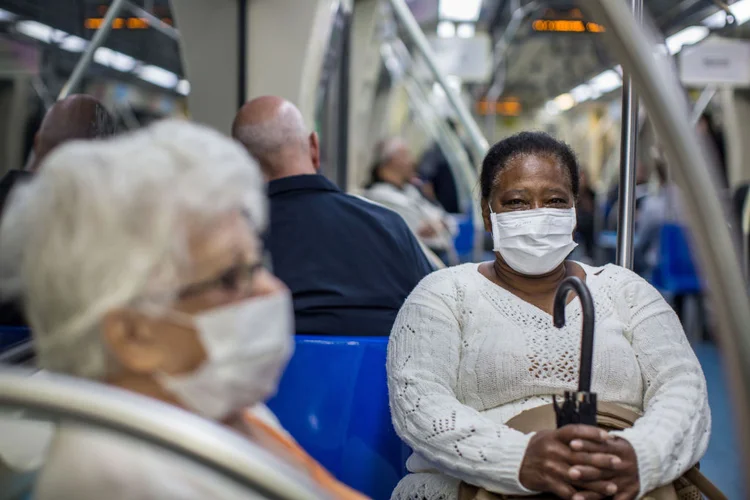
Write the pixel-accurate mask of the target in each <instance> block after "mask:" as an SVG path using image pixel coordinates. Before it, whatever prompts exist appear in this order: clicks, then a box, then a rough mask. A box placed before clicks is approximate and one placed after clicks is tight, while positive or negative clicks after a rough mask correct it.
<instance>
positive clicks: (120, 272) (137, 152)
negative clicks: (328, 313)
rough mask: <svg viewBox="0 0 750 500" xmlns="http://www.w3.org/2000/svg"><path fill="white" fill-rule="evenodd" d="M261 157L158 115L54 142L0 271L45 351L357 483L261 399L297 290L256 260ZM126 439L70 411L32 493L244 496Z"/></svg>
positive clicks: (2, 254)
mask: <svg viewBox="0 0 750 500" xmlns="http://www.w3.org/2000/svg"><path fill="white" fill-rule="evenodd" d="M266 217H267V213H266V197H265V194H264V192H263V180H262V177H261V173H260V171H259V169H258V167H257V165H256V164H255V163H254V162H253V161H252V160H251V159H250V157H249V156H248V155H247V153H246V152H245V151H244V150H242V148H241V147H239V146H238V145H236V144H235V143H234V142H233V141H231V140H229V139H227V138H225V137H223V136H221V135H220V134H218V133H216V132H214V131H211V130H209V129H206V128H203V127H199V126H196V125H191V124H189V123H183V122H165V123H162V124H158V125H156V126H154V127H151V128H149V129H148V130H145V131H142V132H137V133H135V134H132V135H129V136H126V137H122V138H119V139H113V140H109V141H102V142H99V143H83V142H75V143H73V144H70V145H67V146H63V147H61V148H60V149H59V151H55V152H54V153H53V154H51V155H50V156H49V157H48V158H47V159H45V161H44V162H43V163H42V165H41V169H40V173H39V174H38V175H37V176H35V178H34V180H33V181H32V182H30V183H29V184H28V185H26V186H24V187H23V188H21V189H19V190H18V191H17V192H16V194H15V195H14V196H13V198H12V199H11V202H10V205H9V206H8V208H7V209H6V213H5V216H4V218H3V221H2V227H1V228H0V230H1V232H2V239H0V272H2V274H1V275H0V276H1V277H2V284H3V288H4V289H5V291H6V293H19V292H20V293H22V294H23V297H24V299H25V309H26V315H27V317H28V319H29V321H30V324H31V326H32V329H33V335H34V341H35V343H36V349H37V355H38V364H39V366H40V367H41V368H43V369H46V370H49V371H51V372H57V373H65V374H70V375H75V376H80V377H85V378H90V379H94V380H98V381H101V382H103V383H106V384H111V385H112V386H115V387H118V388H121V389H125V390H130V391H133V392H136V393H139V394H142V395H145V396H149V397H152V398H155V399H157V400H160V401H163V402H166V403H170V404H173V405H175V406H178V407H181V408H184V409H186V410H188V411H191V412H194V413H196V414H199V415H201V416H204V417H206V418H208V419H212V420H215V421H218V422H222V423H225V424H226V425H229V426H233V427H234V428H235V429H237V430H238V431H241V432H243V433H245V434H246V435H247V436H248V437H249V438H250V439H252V440H254V441H256V442H258V444H260V445H261V446H264V447H266V448H268V449H269V451H272V452H273V451H276V449H277V448H278V449H281V450H283V453H282V454H280V455H281V458H282V459H286V460H287V461H288V462H289V463H290V464H291V465H292V466H296V467H297V468H298V469H299V470H300V471H301V472H302V473H303V474H307V475H309V476H310V478H311V480H312V481H314V482H316V483H317V484H318V485H319V486H320V487H321V488H323V489H324V490H326V491H328V492H329V493H330V495H331V497H332V498H340V499H358V498H362V497H361V496H360V495H359V494H357V493H355V492H353V491H352V490H350V489H348V488H347V487H345V486H343V485H341V484H340V483H338V482H337V481H336V480H335V479H334V478H333V477H331V476H330V475H329V474H328V473H327V472H325V471H324V470H323V469H322V467H320V466H319V465H318V464H317V463H316V462H314V461H313V460H312V459H311V458H310V457H309V456H308V455H306V454H305V453H304V451H302V449H301V448H299V446H298V445H297V444H296V443H294V441H293V440H292V439H291V438H290V437H289V436H288V435H287V434H286V433H284V432H283V430H282V429H280V427H279V424H278V422H276V421H275V419H274V418H273V416H272V414H271V413H270V411H269V410H268V409H267V408H265V407H264V406H263V402H264V401H265V400H266V399H267V398H268V397H270V396H271V395H273V394H274V392H275V390H276V388H277V384H278V381H279V377H280V375H281V373H282V372H283V370H284V367H285V365H286V363H287V361H288V359H289V357H290V355H291V353H292V349H293V345H294V343H293V337H292V333H293V325H292V308H291V300H290V296H289V291H288V290H287V289H286V287H284V285H283V284H282V283H281V282H280V281H279V280H278V279H277V278H276V277H275V276H273V275H272V274H271V273H270V272H269V271H268V270H266V269H265V268H264V267H263V265H262V248H261V242H260V239H259V232H260V231H262V230H263V229H264V227H265V226H266ZM171 458H174V457H169V456H166V455H163V454H160V453H154V452H153V451H152V450H150V449H149V448H148V447H145V446H143V445H139V444H134V443H132V442H130V441H129V440H127V439H119V438H117V437H116V436H112V435H109V434H103V433H99V432H97V431H94V430H91V429H86V428H85V427H80V426H74V425H66V424H62V425H61V427H60V430H59V431H58V432H57V434H56V437H55V438H54V441H53V442H52V444H51V446H50V452H49V455H48V457H47V462H46V464H45V466H44V468H43V471H42V472H41V476H40V478H39V481H38V486H37V491H36V494H35V498H36V499H38V500H47V499H50V500H52V499H54V500H68V499H83V500H93V499H97V500H98V499H102V498H106V499H107V500H119V499H123V500H124V499H128V500H130V499H139V500H140V499H151V498H180V499H196V500H197V499H207V498H210V499H231V500H234V499H240V498H246V497H245V496H243V493H246V492H245V491H244V490H240V491H238V490H236V489H235V488H234V487H233V485H232V484H230V483H227V482H216V481H215V480H212V478H211V477H210V476H205V477H204V476H202V475H194V474H192V473H191V470H192V469H184V468H182V467H180V465H181V464H182V462H173V461H172V460H171Z"/></svg>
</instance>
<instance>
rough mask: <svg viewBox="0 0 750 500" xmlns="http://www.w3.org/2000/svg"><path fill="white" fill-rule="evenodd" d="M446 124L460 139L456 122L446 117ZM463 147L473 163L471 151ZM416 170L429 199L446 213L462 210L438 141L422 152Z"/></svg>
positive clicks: (453, 178) (454, 184) (454, 182)
mask: <svg viewBox="0 0 750 500" xmlns="http://www.w3.org/2000/svg"><path fill="white" fill-rule="evenodd" d="M447 124H448V127H449V128H450V129H451V130H452V131H453V132H454V133H455V134H456V135H457V136H458V137H459V139H460V133H459V129H458V124H457V123H456V122H455V121H454V120H452V119H448V120H447ZM464 149H465V150H466V154H467V155H468V157H469V161H470V162H471V164H472V165H473V164H474V162H473V160H472V157H471V151H470V150H469V148H467V147H464ZM417 171H418V173H419V178H420V180H421V181H422V182H423V183H424V186H423V190H425V191H427V192H429V193H430V195H431V196H430V199H433V198H434V200H433V201H436V202H437V203H439V204H440V205H441V206H442V207H443V208H444V209H445V210H446V211H447V212H448V213H451V214H458V213H461V212H463V210H462V207H460V206H459V201H458V200H459V198H458V186H457V185H456V179H455V177H454V176H453V172H452V171H451V168H450V164H449V163H448V159H447V158H446V157H445V154H444V153H443V151H442V149H441V148H440V145H439V144H438V143H434V144H432V146H430V147H429V148H428V149H427V150H426V151H425V152H424V154H423V155H422V158H421V159H420V160H419V167H418V168H417ZM425 194H427V193H425ZM464 208H465V207H464Z"/></svg>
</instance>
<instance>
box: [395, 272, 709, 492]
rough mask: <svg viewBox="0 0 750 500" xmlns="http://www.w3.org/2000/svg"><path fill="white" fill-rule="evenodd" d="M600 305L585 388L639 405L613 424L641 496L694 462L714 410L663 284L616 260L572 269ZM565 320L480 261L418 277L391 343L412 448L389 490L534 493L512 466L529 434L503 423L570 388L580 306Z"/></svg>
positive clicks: (400, 426) (401, 415) (398, 421)
mask: <svg viewBox="0 0 750 500" xmlns="http://www.w3.org/2000/svg"><path fill="white" fill-rule="evenodd" d="M581 267H582V268H583V269H584V271H585V272H586V282H587V284H588V286H589V288H590V289H591V293H592V295H593V297H594V302H595V307H596V330H595V332H596V334H595V347H594V366H593V388H592V390H593V391H594V392H596V393H597V394H598V397H599V400H600V401H608V402H613V403H618V404H621V405H624V406H626V407H629V408H631V409H634V410H638V411H641V412H643V413H644V416H643V417H642V418H640V419H639V420H638V421H637V423H636V424H635V426H634V427H633V428H632V429H628V430H626V431H623V432H620V433H616V434H618V435H620V436H621V437H623V438H625V439H627V440H628V441H629V442H630V443H631V444H632V446H633V448H634V449H635V452H636V455H637V457H638V465H639V473H640V480H641V495H642V494H643V493H645V492H648V491H650V490H653V489H654V488H656V487H658V486H661V485H664V484H668V483H669V482H671V481H673V480H675V479H676V478H678V477H679V476H680V475H682V474H683V473H684V472H685V471H686V470H687V469H688V468H690V467H691V466H692V465H694V464H695V463H696V462H697V461H698V460H699V459H700V458H701V457H702V456H703V454H704V452H705V451H706V447H707V446H708V439H709V432H710V423H711V416H710V410H709V408H708V397H707V393H706V382H705V378H704V376H703V372H702V370H701V367H700V364H699V363H698V360H697V359H696V357H695V354H694V353H693V350H692V349H691V347H690V345H689V344H688V342H687V340H686V339H685V334H684V332H683V330H682V327H681V325H680V322H679V320H678V319H677V317H676V315H675V314H674V312H673V311H672V309H671V308H670V306H669V305H668V304H667V303H666V302H665V301H664V299H663V298H662V297H661V295H660V294H659V292H657V291H656V290H655V289H654V288H652V287H651V286H650V285H649V284H648V283H646V282H645V281H644V280H642V279H641V278H639V277H638V276H636V275H635V274H633V273H631V272H630V271H627V270H625V269H623V268H620V267H617V266H613V265H608V266H605V267H603V268H592V267H589V266H585V265H582V264H581ZM566 316H567V325H566V326H565V327H564V328H562V329H560V330H558V329H556V328H555V327H554V326H553V325H552V317H551V316H550V315H549V314H547V313H546V312H544V311H542V310H541V309H538V308H537V307H535V306H533V305H531V304H529V303H528V302H525V301H523V300H521V299H519V298H518V297H516V296H515V295H513V294H511V293H510V292H508V291H506V290H505V289H503V288H501V287H499V286H497V285H496V284H494V283H492V282H491V281H489V280H488V279H487V278H485V277H484V276H483V275H481V274H480V273H479V271H478V266H477V264H466V265H463V266H459V267H454V268H449V269H445V270H442V271H438V272H436V273H433V274H431V275H430V276H428V277H426V278H425V279H424V280H423V281H422V282H421V283H420V284H419V285H418V286H417V288H416V289H415V290H414V292H412V294H411V295H410V296H409V298H408V299H407V300H406V303H405V304H404V306H403V308H402V309H401V312H400V313H399V315H398V318H397V319H396V323H395V324H394V326H393V331H392V333H391V339H390V344H389V348H388V388H389V392H390V402H391V411H392V414H393V422H394V425H395V427H396V431H397V432H398V434H399V436H401V438H402V439H403V440H404V441H405V442H406V443H407V444H408V445H409V446H411V448H412V449H413V450H414V454H413V455H412V456H411V457H410V458H409V461H408V462H407V467H408V469H409V470H410V471H411V472H412V473H413V474H410V475H409V476H407V477H406V478H405V479H404V480H402V481H401V483H400V484H399V486H398V487H397V488H396V490H395V492H394V494H393V498H394V499H410V500H438V499H440V500H448V499H454V498H457V492H458V485H459V483H460V482H461V481H465V482H468V483H470V484H474V485H477V486H481V487H483V488H485V489H487V490H489V491H492V492H497V493H505V494H531V493H532V492H530V491H528V490H527V489H526V488H524V487H523V486H522V485H521V483H520V481H519V479H518V475H519V469H520V467H521V463H522V461H523V457H524V454H525V451H526V447H527V445H528V442H529V439H530V438H531V435H525V434H523V433H521V432H518V431H515V430H512V429H510V428H508V427H506V426H505V425H504V423H505V422H507V421H508V420H509V419H510V418H512V417H514V416H515V415H517V414H519V413H520V412H522V411H524V410H527V409H530V408H534V407H536V406H539V405H542V404H546V403H550V402H551V400H552V398H551V395H553V394H562V392H563V391H565V390H575V389H576V386H577V377H578V365H579V355H580V332H581V308H580V302H579V301H578V299H575V300H573V301H572V302H571V303H570V304H568V306H567V309H566Z"/></svg>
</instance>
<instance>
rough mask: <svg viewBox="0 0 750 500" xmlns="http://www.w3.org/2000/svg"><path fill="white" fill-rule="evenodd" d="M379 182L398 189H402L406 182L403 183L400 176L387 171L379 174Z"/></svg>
mask: <svg viewBox="0 0 750 500" xmlns="http://www.w3.org/2000/svg"><path fill="white" fill-rule="evenodd" d="M380 180H381V182H385V183H387V184H391V185H393V186H396V187H397V188H399V189H403V188H404V186H405V185H406V181H404V180H403V179H402V178H401V176H400V175H398V174H397V173H395V172H389V171H387V170H386V171H381V172H380Z"/></svg>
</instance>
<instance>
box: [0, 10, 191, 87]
mask: <svg viewBox="0 0 750 500" xmlns="http://www.w3.org/2000/svg"><path fill="white" fill-rule="evenodd" d="M6 13H8V12H7V11H5V10H2V9H0V20H2V19H4V17H3V16H5V15H6ZM8 14H10V13H8ZM10 15H12V16H15V15H14V14H10ZM15 27H16V31H17V32H18V33H21V34H22V35H26V36H28V37H30V38H34V39H36V40H39V41H41V42H45V43H53V42H54V43H59V45H60V48H62V49H63V50H67V51H68V52H82V51H83V50H85V48H86V47H87V46H88V44H89V42H88V41H87V40H84V39H83V38H80V37H78V36H75V35H70V34H68V33H66V32H64V31H60V30H56V29H53V28H50V27H49V26H47V25H46V24H42V23H38V22H36V21H20V22H18V23H16V25H15ZM94 62H96V63H97V64H100V65H102V66H106V67H108V68H112V69H114V70H117V71H121V72H123V73H129V72H131V71H133V70H134V69H135V68H136V67H137V66H138V65H139V64H141V65H142V66H141V67H140V68H138V71H137V72H136V73H137V76H138V77H140V78H141V79H142V80H145V81H147V82H149V83H153V84H154V85H158V86H160V87H164V88H166V89H174V90H176V91H177V92H179V93H180V94H182V95H187V94H189V93H190V83H189V82H188V81H187V80H180V77H178V76H177V75H176V74H174V73H172V72H171V71H168V70H166V69H164V68H160V67H158V66H152V65H143V63H142V62H140V61H138V60H137V59H135V58H133V57H130V56H129V55H127V54H123V53H122V52H117V51H115V50H112V49H108V48H107V47H100V48H99V49H97V51H96V53H94Z"/></svg>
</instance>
